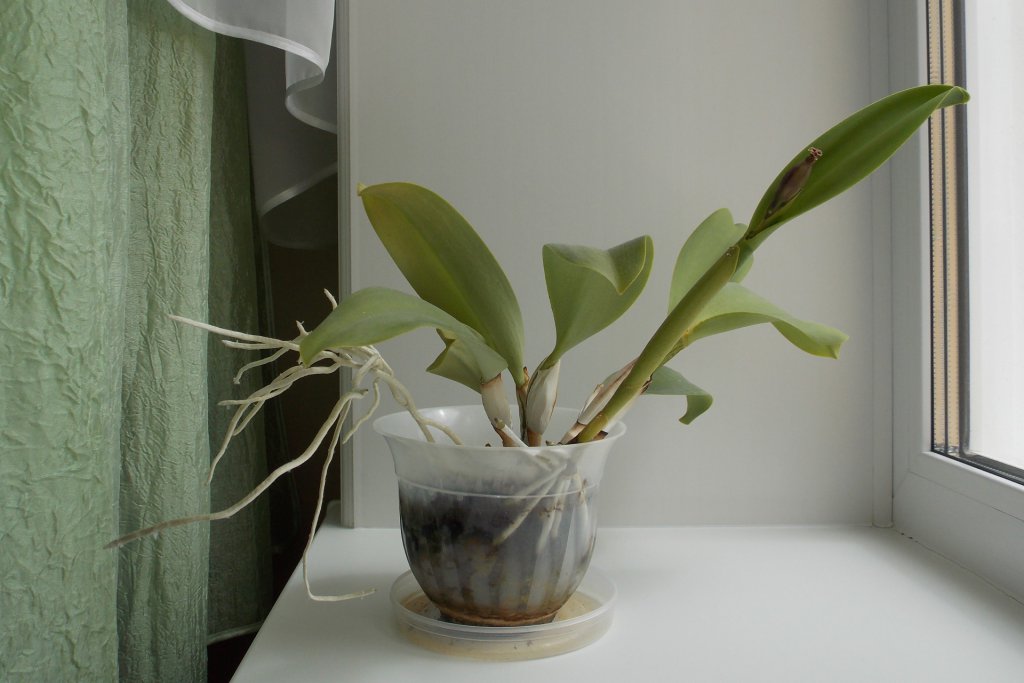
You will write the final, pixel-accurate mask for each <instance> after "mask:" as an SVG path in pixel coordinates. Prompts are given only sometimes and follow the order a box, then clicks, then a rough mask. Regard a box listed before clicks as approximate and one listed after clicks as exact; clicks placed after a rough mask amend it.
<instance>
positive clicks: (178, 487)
mask: <svg viewBox="0 0 1024 683" xmlns="http://www.w3.org/2000/svg"><path fill="white" fill-rule="evenodd" d="M128 24H129V31H128V35H129V63H130V65H131V67H130V68H129V78H130V92H131V122H132V123H131V167H130V171H131V177H130V183H129V186H130V191H131V195H130V217H129V243H128V268H127V279H126V288H125V289H126V299H125V334H124V353H125V359H124V365H123V368H122V375H123V387H122V396H123V398H122V402H123V416H122V427H121V430H122V438H121V451H122V458H121V490H120V505H121V531H122V532H126V531H131V530H133V529H138V528H141V527H144V526H149V525H151V524H155V523H157V522H160V521H162V520H165V519H172V518H175V517H184V516H187V515H193V514H198V513H202V512H206V511H207V510H208V509H209V493H208V489H207V487H206V485H205V481H204V473H205V471H206V469H207V465H208V463H209V458H210V455H209V436H208V434H207V428H206V420H207V382H206V369H207V362H206V348H207V339H206V336H205V335H204V333H202V332H200V331H198V330H194V329H191V328H185V327H183V326H181V325H179V324H177V323H175V322H174V321H172V320H170V319H169V318H168V315H169V314H172V313H174V314H178V315H182V316H185V317H188V318H192V319H195V320H203V319H205V318H206V316H207V311H208V298H207V292H208V291H209V238H208V221H209V212H210V140H211V125H212V121H213V74H214V49H215V45H216V40H215V36H214V35H213V34H211V33H209V32H208V31H204V30H202V29H200V28H199V27H197V26H195V25H194V24H192V23H190V22H188V21H185V20H184V19H183V18H182V17H181V16H180V15H179V14H177V13H176V12H174V11H173V10H172V9H171V8H170V7H169V6H168V5H167V3H166V2H163V1H162V0H131V1H130V2H128ZM208 551H209V529H208V527H207V525H198V524H197V525H190V526H187V527H181V528H178V529H173V530H169V531H167V532H165V533H162V534H160V535H159V536H155V537H151V538H146V539H142V540H140V541H138V542H135V543H132V544H130V545H128V546H125V547H124V548H122V549H121V551H120V553H121V556H120V563H119V585H120V590H119V592H118V621H119V635H120V641H121V648H120V652H121V656H120V667H121V668H120V671H121V679H122V680H129V681H172V680H174V681H193V680H201V679H202V678H203V677H204V676H205V672H206V658H205V646H206V627H207V614H206V594H207V590H206V578H207V574H208V571H209V568H208V561H209V557H208ZM197 655H198V656H197Z"/></svg>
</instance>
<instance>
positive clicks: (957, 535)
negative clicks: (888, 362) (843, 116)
mask: <svg viewBox="0 0 1024 683" xmlns="http://www.w3.org/2000/svg"><path fill="white" fill-rule="evenodd" d="M886 9H887V15H888V16H887V19H888V21H887V28H888V36H887V38H888V51H889V85H890V86H891V88H890V89H891V90H894V91H895V90H899V89H903V88H906V87H911V86H913V85H916V84H918V83H923V82H925V80H926V73H927V64H926V50H925V48H926V45H927V39H926V30H925V2H924V0H918V1H916V2H913V3H907V2H899V1H898V0H895V1H890V2H889V3H888V4H887V8H886ZM968 106H970V105H968ZM928 164H929V158H928V143H927V139H926V136H924V135H920V136H918V137H917V139H916V140H914V141H912V142H911V143H910V144H908V146H907V148H906V149H905V150H903V151H902V152H901V153H900V154H899V155H897V156H896V157H894V158H893V161H892V164H891V167H890V183H891V184H890V186H889V188H888V190H889V191H888V192H887V193H885V194H887V196H888V198H889V199H890V202H889V205H890V211H889V220H888V221H880V222H879V224H878V225H876V235H877V236H878V238H879V241H880V242H882V243H887V244H889V245H891V249H890V250H889V252H890V253H889V255H888V257H887V258H885V260H884V262H883V263H880V264H879V268H880V269H883V270H884V269H886V268H887V269H888V273H889V274H890V275H891V282H892V288H891V308H890V309H889V310H891V319H890V320H891V330H892V344H893V346H892V352H893V353H892V397H893V400H892V406H893V486H892V496H893V521H894V524H895V526H896V528H897V529H898V530H900V531H901V532H903V533H905V534H907V535H909V536H912V537H914V538H915V539H917V540H918V541H920V542H921V543H923V544H924V545H926V546H928V547H930V548H932V549H933V550H936V551H938V552H939V553H941V554H942V555H945V556H946V557H948V558H949V559H951V560H953V561H955V562H957V563H958V564H961V565H962V566H964V567H966V568H968V569H971V570H973V571H975V572H976V573H978V574H979V575H981V576H982V577H984V578H986V579H988V580H989V581H991V582H993V583H994V584H996V585H997V586H999V587H1000V588H1002V589H1003V590H1005V591H1006V592H1007V593H1009V594H1011V595H1012V596H1014V597H1015V598H1016V599H1018V600H1022V601H1024V572H1021V571H1020V570H1019V568H1020V567H1022V566H1024V487H1022V486H1020V485H1019V484H1016V483H1013V482H1011V481H1009V480H1007V479H1004V478H1002V477H999V476H995V475H992V474H989V473H988V472H985V471H983V470H980V469H978V468H976V467H972V466H971V465H967V464H964V463H962V462H959V461H957V460H955V459H953V458H950V457H948V456H945V455H940V454H937V453H935V452H933V451H932V414H931V407H932V375H931V322H932V321H931V284H930V272H931V236H930V206H929V176H928V168H929V166H928ZM883 199H884V198H883ZM876 201H877V200H876ZM886 223H887V224H886ZM901 226H918V227H919V229H918V230H916V231H915V230H907V229H901ZM882 327H884V326H882Z"/></svg>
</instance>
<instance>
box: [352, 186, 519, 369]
mask: <svg viewBox="0 0 1024 683" xmlns="http://www.w3.org/2000/svg"><path fill="white" fill-rule="evenodd" d="M359 196H360V197H361V198H362V200H363V206H364V208H365V209H366V215H367V216H368V217H369V219H370V223H371V224H372V225H373V229H374V230H375V231H376V232H377V236H378V237H379V238H380V241H381V242H382V243H383V244H384V247H385V248H386V249H387V250H388V253H389V254H390V255H391V258H392V260H393V261H394V262H395V264H396V265H397V266H398V268H399V270H401V271H402V274H403V275H404V276H405V278H406V280H408V281H409V284H410V285H412V288H413V289H414V290H416V293H417V294H419V295H420V297H422V298H423V299H424V300H425V301H428V302H430V303H431V304H433V305H435V306H437V307H438V308H440V309H441V310H443V311H445V312H447V313H448V314H450V315H452V316H453V317H455V318H456V319H457V320H459V321H461V322H463V323H465V324H466V325H469V326H470V327H472V328H473V329H474V330H476V331H477V332H479V333H480V334H481V335H482V336H483V338H484V339H485V340H486V341H487V343H488V344H489V345H490V346H491V347H492V348H493V349H495V350H496V351H498V353H500V354H501V355H502V357H504V358H505V361H506V363H507V364H508V368H509V372H511V373H512V378H513V379H514V380H515V383H516V385H520V384H522V383H523V382H524V381H525V376H524V374H523V365H524V364H523V319H522V314H521V312H520V310H519V303H518V302H517V301H516V296H515V293H514V292H513V291H512V285H511V284H509V281H508V278H507V277H506V276H505V272H504V271H503V270H502V269H501V266H500V265H498V261H497V260H496V259H495V258H494V255H493V254H492V253H491V251H490V250H489V249H488V248H487V245H485V244H484V242H483V240H481V239H480V236H479V235H477V233H476V231H475V230H473V228H472V226H470V224H469V223H467V222H466V219H465V218H463V217H462V216H461V215H460V214H459V212H458V211H456V210H455V209H454V208H453V207H452V206H451V205H450V204H449V203H448V202H446V201H445V200H444V199H442V198H441V197H439V196H438V195H436V194H434V193H433V192H431V191H430V190H428V189H426V188H423V187H420V186H418V185H413V184H411V183H385V184H382V185H373V186H371V187H362V188H360V191H359Z"/></svg>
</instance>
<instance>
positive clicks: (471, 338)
mask: <svg viewBox="0 0 1024 683" xmlns="http://www.w3.org/2000/svg"><path fill="white" fill-rule="evenodd" d="M420 327H433V328H435V329H437V330H440V331H441V336H442V338H443V339H446V340H447V339H453V340H457V341H458V342H460V343H461V344H462V345H464V348H465V352H466V353H465V358H466V359H468V361H467V362H471V363H472V369H473V370H474V371H475V373H476V375H477V380H478V381H477V384H478V385H479V384H480V383H482V382H486V381H487V380H489V379H492V378H494V377H496V376H497V375H499V374H500V373H501V371H502V370H504V369H505V360H504V359H503V358H502V357H501V356H500V355H498V353H497V352H496V351H494V349H492V348H490V347H489V346H488V345H487V343H486V342H485V341H484V339H483V337H481V336H480V334H479V333H478V332H476V331H475V330H474V329H473V328H471V327H469V326H468V325H464V324H463V323H461V322H459V321H458V320H456V319H455V318H453V317H452V316H450V315H448V314H447V313H445V312H444V311H442V310H441V309H440V308H438V307H437V306H434V305H433V304H429V303H427V302H426V301H424V300H422V299H419V298H417V297H415V296H412V295H411V294H405V293H404V292H399V291H396V290H394V289H387V288H385V287H367V288H366V289H361V290H359V291H358V292H356V293H355V294H352V295H350V296H348V297H346V298H345V299H343V300H342V302H341V303H340V304H338V307H337V308H336V309H334V310H333V311H331V314H330V315H328V316H327V317H326V318H325V319H324V321H323V322H322V323H320V324H319V325H317V327H316V329H314V330H313V331H312V332H310V333H309V334H308V335H307V336H306V337H304V338H303V339H302V341H301V342H300V344H299V348H300V352H301V356H302V361H303V362H304V363H307V364H308V363H310V362H311V361H312V359H313V358H314V357H315V356H316V354H318V353H320V352H321V351H323V350H324V349H330V348H345V347H353V346H366V345H369V344H376V343H377V342H381V341H384V340H386V339H391V338H392V337H397V336H399V335H401V334H405V333H406V332H411V331H412V330H415V329H418V328H420ZM435 362H436V361H435Z"/></svg>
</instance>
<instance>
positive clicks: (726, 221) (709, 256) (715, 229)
mask: <svg viewBox="0 0 1024 683" xmlns="http://www.w3.org/2000/svg"><path fill="white" fill-rule="evenodd" d="M746 231H747V226H745V225H742V224H736V223H733V221H732V214H731V213H729V210H728V209H719V210H718V211H715V212H714V213H713V214H711V215H710V216H708V217H707V218H705V219H704V222H703V223H701V224H700V225H698V226H697V229H696V230H694V231H693V233H691V234H690V236H689V238H687V240H686V243H685V244H683V248H682V249H680V250H679V256H678V257H677V258H676V265H675V269H674V270H673V271H672V286H671V289H670V290H669V301H668V310H670V311H671V310H672V309H674V308H675V307H676V305H677V304H678V303H679V302H680V301H682V299H683V297H684V296H686V293H687V292H689V291H690V289H691V288H693V286H694V285H695V284H697V282H698V281H699V280H700V279H701V278H702V277H703V276H704V274H705V273H706V272H707V271H708V270H709V269H710V268H711V266H713V265H714V264H715V262H717V261H718V259H720V258H721V257H722V254H724V253H725V251H726V250H727V249H729V247H731V246H733V245H734V244H736V243H737V242H738V241H740V239H742V237H743V235H744V234H745V233H746Z"/></svg>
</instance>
